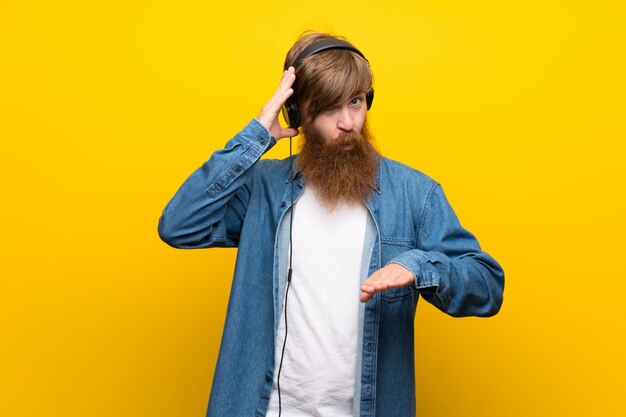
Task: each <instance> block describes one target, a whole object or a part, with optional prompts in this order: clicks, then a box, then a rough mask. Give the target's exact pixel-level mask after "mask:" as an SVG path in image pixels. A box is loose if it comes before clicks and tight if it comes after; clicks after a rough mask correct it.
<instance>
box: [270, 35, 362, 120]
mask: <svg viewBox="0 0 626 417" xmlns="http://www.w3.org/2000/svg"><path fill="white" fill-rule="evenodd" d="M328 49H347V50H348V51H352V52H355V53H357V54H359V55H360V56H361V57H362V58H363V59H364V60H366V61H367V58H365V56H364V55H363V54H362V53H361V51H359V50H358V49H356V48H355V47H354V45H352V44H350V43H348V42H346V41H343V40H341V39H335V38H332V39H323V40H321V41H317V42H314V43H312V44H311V45H309V46H307V47H306V48H304V50H303V51H302V52H300V54H299V55H298V56H297V57H296V60H295V61H294V64H293V67H294V68H295V69H296V70H297V69H298V67H299V66H300V64H301V63H302V61H304V59H306V58H308V57H310V56H311V55H315V54H317V53H319V52H322V51H326V50H328ZM368 62H369V61H368ZM373 101H374V89H373V88H370V89H369V90H367V92H366V93H365V103H366V104H367V110H369V109H370V107H372V102H373ZM282 113H283V117H284V118H285V121H286V122H287V124H288V125H289V127H291V128H294V129H297V128H299V127H300V126H301V125H302V120H301V117H300V110H298V103H297V102H296V98H295V94H292V95H291V97H289V98H288V99H287V100H286V101H285V104H284V105H283V108H282Z"/></svg>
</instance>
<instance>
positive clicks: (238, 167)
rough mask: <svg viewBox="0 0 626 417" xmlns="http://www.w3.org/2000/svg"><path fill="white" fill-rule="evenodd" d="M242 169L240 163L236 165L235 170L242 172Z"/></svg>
mask: <svg viewBox="0 0 626 417" xmlns="http://www.w3.org/2000/svg"><path fill="white" fill-rule="evenodd" d="M241 169H242V168H241V165H239V164H237V165H235V171H237V172H241Z"/></svg>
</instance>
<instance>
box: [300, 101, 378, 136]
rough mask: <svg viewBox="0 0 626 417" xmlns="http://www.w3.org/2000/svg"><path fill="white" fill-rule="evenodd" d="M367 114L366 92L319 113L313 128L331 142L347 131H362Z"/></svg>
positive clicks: (312, 125)
mask: <svg viewBox="0 0 626 417" xmlns="http://www.w3.org/2000/svg"><path fill="white" fill-rule="evenodd" d="M366 115H367V104H366V103H365V94H359V95H357V96H356V97H353V98H352V99H351V100H349V101H347V102H345V103H341V104H338V105H336V106H335V107H331V108H330V109H328V110H324V111H323V112H321V113H320V114H318V115H317V117H315V119H314V120H313V123H312V124H311V129H313V130H314V131H315V133H316V134H317V135H318V136H319V137H321V138H323V139H324V141H325V142H326V143H329V142H332V141H333V140H335V139H337V138H338V137H339V136H341V135H342V134H344V133H347V132H352V131H353V132H357V133H361V129H363V123H364V122H365V116H366Z"/></svg>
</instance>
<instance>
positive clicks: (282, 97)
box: [257, 67, 298, 140]
mask: <svg viewBox="0 0 626 417" xmlns="http://www.w3.org/2000/svg"><path fill="white" fill-rule="evenodd" d="M295 80H296V70H295V68H294V67H289V68H288V69H287V71H285V72H283V77H282V78H281V80H280V84H278V88H277V89H276V91H275V92H274V95H273V96H272V98H270V100H269V101H268V102H267V103H265V105H264V106H263V108H262V109H261V112H260V113H259V115H258V116H257V119H258V120H259V122H261V123H262V124H263V125H264V126H265V127H266V128H267V130H269V131H270V133H271V134H272V136H274V137H275V138H276V139H277V140H278V139H282V138H286V137H290V136H296V135H298V130H297V129H292V128H290V127H286V128H283V127H282V126H281V125H280V122H279V121H278V113H279V112H280V109H281V107H282V106H283V104H284V103H285V101H287V99H288V98H289V97H290V96H291V95H292V94H293V88H291V86H292V85H293V82H294V81H295Z"/></svg>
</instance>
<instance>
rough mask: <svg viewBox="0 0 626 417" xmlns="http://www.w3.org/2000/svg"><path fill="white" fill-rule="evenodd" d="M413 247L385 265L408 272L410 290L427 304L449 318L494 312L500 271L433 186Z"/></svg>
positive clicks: (500, 284) (499, 301)
mask: <svg viewBox="0 0 626 417" xmlns="http://www.w3.org/2000/svg"><path fill="white" fill-rule="evenodd" d="M417 247H418V249H413V250H409V251H407V252H404V253H402V254H400V255H399V256H397V257H396V258H394V259H392V260H391V262H393V263H397V264H400V265H402V266H404V267H405V268H407V269H409V270H410V271H411V272H412V273H413V275H414V277H415V281H414V284H413V287H414V289H416V290H417V291H419V292H420V294H421V295H422V296H423V297H424V298H425V299H426V300H427V301H428V302H430V303H431V304H433V305H434V306H436V307H437V308H439V309H440V310H442V311H444V312H446V313H447V314H449V315H451V316H455V317H462V316H492V315H494V314H496V313H497V312H498V311H499V310H500V307H501V305H502V298H503V290H504V271H503V270H502V267H501V266H500V265H499V264H498V262H496V260H495V259H493V258H492V257H491V256H490V255H488V254H487V253H486V252H484V251H482V250H481V248H480V245H479V243H478V241H477V240H476V238H475V237H474V235H472V234H471V233H470V232H469V231H467V230H465V229H464V228H463V227H462V226H461V224H460V223H459V220H458V218H457V216H456V214H455V213H454V210H453V209H452V207H451V206H450V204H449V203H448V200H447V199H446V197H445V195H444V193H443V190H442V189H441V186H440V185H439V184H437V185H435V186H434V187H433V189H432V190H431V192H430V194H429V196H428V198H427V201H426V205H425V208H424V211H423V213H422V219H421V222H420V227H419V233H418V245H417Z"/></svg>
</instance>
